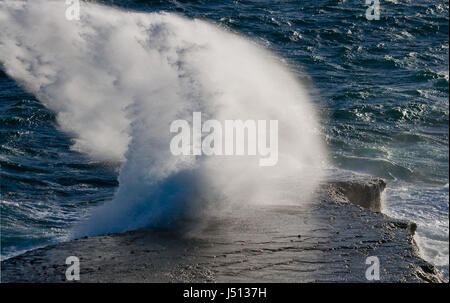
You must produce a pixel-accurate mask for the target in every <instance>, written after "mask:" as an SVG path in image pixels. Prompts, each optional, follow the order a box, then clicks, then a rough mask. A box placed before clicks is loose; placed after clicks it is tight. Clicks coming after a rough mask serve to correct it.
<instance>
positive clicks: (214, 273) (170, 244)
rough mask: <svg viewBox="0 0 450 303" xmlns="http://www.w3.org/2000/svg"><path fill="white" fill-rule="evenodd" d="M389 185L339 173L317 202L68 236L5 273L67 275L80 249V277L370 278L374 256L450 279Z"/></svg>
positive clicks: (388, 264)
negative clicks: (428, 254)
mask: <svg viewBox="0 0 450 303" xmlns="http://www.w3.org/2000/svg"><path fill="white" fill-rule="evenodd" d="M358 182H359V183H358ZM384 187H385V183H384V181H382V180H379V179H378V180H369V181H362V182H360V181H354V180H352V181H351V182H349V183H348V184H346V183H345V182H343V181H339V182H332V183H329V184H327V185H326V186H324V187H323V190H322V191H321V192H320V193H319V197H318V198H317V201H316V202H312V203H301V202H299V204H298V205H272V206H258V207H244V206H242V208H240V209H239V210H238V211H230V212H223V213H221V214H220V215H211V216H209V217H208V218H205V219H204V220H203V221H202V222H199V224H198V226H196V227H195V228H194V227H193V228H192V229H190V230H184V231H183V232H176V231H155V230H148V229H141V230H137V231H130V232H125V233H121V234H110V235H101V236H95V237H88V238H83V239H81V240H74V241H69V242H65V243H60V244H57V245H52V246H49V247H46V248H42V249H36V250H33V251H29V252H26V253H24V254H22V255H19V256H17V257H14V258H11V259H7V260H4V261H2V262H1V270H2V282H60V281H61V277H63V280H64V277H65V270H66V269H67V265H66V264H65V259H66V257H68V256H77V257H79V259H80V275H81V280H80V282H296V283H297V282H370V281H367V280H366V278H365V272H366V269H367V265H366V258H367V257H370V256H376V257H378V258H379V261H380V273H381V276H380V280H381V281H382V282H446V281H447V280H446V279H444V278H443V277H442V275H441V273H440V272H439V271H438V270H437V269H436V268H435V267H434V266H432V265H431V264H429V263H427V262H425V261H424V260H422V259H421V258H420V257H419V256H418V249H417V246H416V245H415V242H414V240H413V234H414V231H415V229H416V225H415V224H414V223H413V222H405V221H401V220H394V219H392V218H389V217H387V216H386V215H383V214H381V213H379V209H380V205H379V203H380V200H379V199H380V194H381V191H382V190H383V189H384ZM358 194H360V195H361V197H359V196H358ZM349 202H351V203H349ZM354 204H356V205H354ZM371 210H374V211H375V212H374V211H371ZM331 217H332V218H333V220H330V218H331ZM300 233H301V235H300ZM293 240H294V241H293ZM99 256H101V258H99ZM214 256H223V257H222V258H219V257H214ZM38 261H39V262H38ZM37 263H38V264H39V266H37V265H35V264H37ZM42 266H46V268H47V269H49V268H52V269H54V270H52V271H48V270H47V271H45V270H44V269H43V267H42ZM45 273H47V274H45Z"/></svg>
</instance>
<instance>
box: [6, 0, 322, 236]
mask: <svg viewBox="0 0 450 303" xmlns="http://www.w3.org/2000/svg"><path fill="white" fill-rule="evenodd" d="M80 17H81V18H80V20H79V21H75V20H74V21H69V20H67V19H66V18H65V6H64V2H63V1H40V0H36V1H30V2H24V1H2V2H1V3H0V27H1V29H2V30H1V31H0V62H1V63H2V68H3V69H4V70H5V72H6V73H7V74H8V75H9V76H11V77H12V78H14V79H16V81H18V82H19V83H20V84H22V85H23V86H24V88H25V89H27V90H28V91H30V92H31V93H33V94H35V95H36V96H37V98H38V99H39V100H40V101H41V102H42V103H43V104H45V105H46V106H47V107H48V108H50V109H51V110H53V111H54V112H55V113H56V114H57V121H58V123H59V126H60V127H61V129H62V130H64V131H66V132H68V133H70V134H72V135H73V138H74V145H73V148H74V149H76V150H78V151H80V152H84V153H88V154H89V155H90V156H92V157H93V158H99V159H106V160H119V161H122V166H121V170H120V175H119V184H120V185H119V187H118V189H117V192H116V194H115V197H114V199H113V200H112V201H110V202H107V203H105V204H104V205H102V206H100V207H98V208H96V209H94V211H93V212H92V215H91V216H90V218H89V219H88V220H87V221H86V222H82V223H81V224H80V226H79V227H78V228H77V229H76V231H75V233H74V235H75V236H81V235H93V234H100V233H107V232H122V231H126V230H131V229H136V228H139V227H143V226H165V225H169V224H171V223H172V222H173V221H175V220H176V219H177V218H180V216H186V215H187V214H189V215H193V216H201V215H203V213H204V211H206V210H209V209H218V208H219V206H223V205H227V207H232V206H239V205H242V204H256V205H257V204H259V203H298V202H299V201H305V200H307V199H308V198H309V197H310V195H311V193H312V192H313V191H314V189H315V187H316V186H317V184H318V183H319V182H320V179H321V176H322V170H321V167H323V164H324V161H325V160H326V159H325V158H326V157H325V151H324V147H323V144H322V142H321V139H320V136H319V132H318V125H317V122H316V114H315V112H314V108H313V106H312V105H311V102H310V100H309V97H308V95H307V94H306V92H305V90H304V89H303V87H302V85H301V83H299V81H298V80H297V79H296V78H295V77H294V76H293V75H292V74H291V73H290V72H289V71H288V68H287V66H285V64H283V63H282V61H281V60H280V59H278V58H277V57H276V56H274V55H273V54H271V53H270V52H268V51H266V50H264V49H263V48H262V47H260V46H258V45H257V44H256V43H253V42H252V41H249V40H248V39H245V38H243V37H240V36H238V35H236V34H234V33H231V32H229V31H227V30H225V29H223V28H220V27H218V26H216V25H214V24H211V23H208V22H205V21H200V20H196V19H194V20H192V19H186V18H183V17H180V16H177V15H173V14H167V13H137V12H126V11H122V10H118V9H114V8H109V7H105V6H102V5H98V4H92V3H82V6H81V14H80ZM193 112H202V114H203V115H205V117H207V118H211V119H215V120H218V121H225V120H243V121H245V120H249V119H253V120H267V121H268V120H277V121H278V123H279V134H278V142H279V151H278V153H279V154H278V157H279V159H278V162H277V165H275V166H273V167H260V166H259V165H258V162H257V161H258V160H257V158H252V157H248V156H230V157H226V156H221V157H204V156H174V155H173V154H172V153H171V152H170V140H171V138H172V137H171V134H170V132H169V126H170V124H171V123H172V122H173V121H174V120H177V119H184V120H187V121H190V120H192V113H193Z"/></svg>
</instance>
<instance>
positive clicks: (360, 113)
mask: <svg viewBox="0 0 450 303" xmlns="http://www.w3.org/2000/svg"><path fill="white" fill-rule="evenodd" d="M5 2H6V3H7V2H8V1H7V0H6V1H5ZM62 2H64V1H62ZM99 2H101V3H102V5H106V6H109V7H112V8H114V9H117V10H126V11H133V12H143V13H159V12H169V13H175V14H177V15H181V16H184V17H187V18H190V19H200V20H206V21H208V22H211V23H213V24H215V25H216V26H217V27H220V28H223V29H225V30H227V31H230V32H232V33H236V34H239V35H241V36H244V37H247V38H248V39H250V40H251V41H253V42H254V43H256V44H259V45H260V46H262V47H263V48H265V49H267V50H269V51H270V52H272V53H273V54H275V55H276V56H277V57H278V58H282V60H283V61H284V62H286V64H287V65H288V66H289V68H290V71H291V72H292V73H293V74H294V75H295V76H296V77H298V78H299V79H300V80H301V81H302V83H303V84H304V85H305V87H306V90H307V91H308V93H309V95H310V98H311V100H312V103H313V105H314V107H315V108H316V109H317V112H318V117H319V125H320V127H319V128H320V129H319V131H320V134H321V137H322V138H323V140H324V141H325V142H326V149H327V153H328V157H329V161H330V167H329V169H330V170H332V171H339V172H342V173H349V174H359V175H369V176H374V177H381V178H384V179H385V180H386V181H387V184H388V185H387V189H386V191H385V193H384V196H383V212H384V213H386V214H388V215H391V216H393V217H396V218H402V219H409V220H412V221H415V222H416V223H417V224H418V230H417V234H416V236H415V240H416V241H417V243H418V244H419V247H420V253H421V255H422V256H423V257H424V258H425V259H426V260H428V261H430V262H431V263H433V264H435V265H437V266H438V267H439V268H441V269H442V270H444V271H445V272H446V273H447V276H448V262H449V254H448V235H449V234H448V222H449V221H448V215H449V49H448V47H449V43H448V41H449V2H448V1H445V0H428V1H425V0H415V1H402V0H381V1H380V20H367V18H366V16H365V12H366V9H367V7H368V6H367V5H366V4H365V1H364V0H348V1H345V0H341V1H337V0H336V1H332V0H315V1H312V0H302V1H289V0H285V1H238V0H235V1H215V0H213V1H137V0H135V1H131V0H130V1H127V0H123V1H118V0H117V1H99ZM82 8H83V3H82ZM45 9H46V8H45V7H43V8H42V14H46V12H45ZM7 14H9V12H8V10H7V9H5V7H3V6H2V5H1V3H0V24H2V23H1V20H2V18H5V15H7ZM25 16H26V15H25ZM24 18H25V17H24ZM30 22H33V21H32V20H28V21H26V22H25V21H24V22H23V23H20V26H23V29H24V30H27V29H30V28H32V27H27V26H28V25H27V24H28V23H30ZM18 24H19V23H18ZM14 26H18V27H19V25H11V26H10V27H8V31H9V32H10V33H12V32H13V30H14V29H15V27H14ZM57 26H58V23H57V22H55V27H57ZM124 26H127V24H125V23H124ZM92 28H93V29H96V28H97V27H96V26H95V25H93V27H92ZM3 30H4V28H0V31H3ZM35 30H36V31H37V32H38V31H39V29H35ZM17 31H18V32H20V28H19V29H17ZM57 33H58V30H56V29H55V32H54V33H49V36H51V35H52V34H54V35H57ZM36 34H37V33H36ZM39 35H42V36H43V34H42V33H39ZM10 37H11V36H2V34H0V52H1V51H5V49H6V48H3V49H2V44H3V45H8V43H9V42H8V41H9V40H8V39H11V38H10ZM52 41H53V40H51V39H50V38H49V41H48V42H46V43H50V44H51V43H54V42H52ZM15 45H16V47H17V48H16V49H15V52H17V56H16V58H17V60H19V61H20V60H21V58H22V57H25V56H26V55H27V53H25V51H24V52H23V53H22V51H23V50H24V49H26V48H33V45H34V44H33V43H31V44H30V45H26V44H24V43H22V42H21V43H15ZM54 45H55V46H54V47H55V49H56V48H59V47H60V45H59V43H58V42H55V43H54ZM74 47H76V45H75V46H74ZM111 47H112V46H111ZM102 51H103V52H106V53H109V52H111V53H112V52H114V51H115V50H114V48H106V49H104V50H102ZM120 51H126V48H125V49H123V50H120ZM159 51H162V50H159ZM86 53H89V52H88V51H86ZM8 56H9V55H8ZM8 56H7V55H4V56H2V55H0V178H1V196H0V198H1V204H0V207H1V258H2V259H5V258H9V257H11V256H14V255H17V254H19V253H21V252H23V251H25V250H29V249H33V248H36V247H42V246H45V245H49V244H54V243H57V242H60V241H63V240H65V239H66V238H67V237H68V233H69V231H70V230H71V229H72V228H73V227H74V226H75V225H76V224H77V223H78V222H80V220H82V219H83V218H85V217H86V216H87V215H88V214H89V212H90V210H92V209H93V208H95V207H97V206H99V205H102V204H103V203H105V202H107V201H110V200H112V199H113V196H114V194H115V192H116V190H117V188H118V186H119V180H118V174H119V170H120V166H121V161H115V160H104V159H101V160H99V159H97V158H95V157H92V156H91V155H90V154H89V153H84V152H80V149H79V148H74V144H75V146H77V145H76V143H77V142H76V138H77V135H76V132H73V131H72V129H70V128H69V130H68V128H67V125H65V126H64V125H63V126H61V125H60V122H59V121H60V120H58V114H57V113H58V110H59V108H57V107H55V106H47V103H46V102H45V101H46V100H48V99H49V98H52V97H53V96H54V95H51V94H47V92H48V91H46V90H40V89H39V87H33V86H32V87H30V86H29V85H26V84H25V85H22V83H35V82H33V81H34V78H32V77H33V76H29V75H28V73H30V74H32V75H34V74H33V73H32V71H33V68H35V65H34V64H40V62H41V63H42V62H46V61H45V60H50V59H46V58H41V57H39V56H36V57H33V60H35V61H30V62H34V63H33V64H29V65H28V66H27V68H24V69H23V70H22V69H18V70H17V71H16V72H15V74H12V73H10V72H9V69H10V68H9V67H8V66H9V65H8V64H10V63H11V62H9V60H10V59H5V58H9V57H8ZM21 56H22V57H21ZM93 58H95V56H93ZM131 59H132V58H126V59H124V60H131ZM2 60H3V61H2ZM6 60H8V62H5V61H6ZM11 60H12V59H11ZM99 60H100V59H99ZM105 61H106V60H105ZM11 64H12V63H11ZM107 64H108V62H106V63H105V65H107ZM11 66H12V65H11ZM48 66H49V68H48V70H49V72H48V75H49V76H48V77H47V78H48V79H52V75H53V73H55V74H58V73H59V74H60V75H63V74H64V69H63V68H60V69H58V68H56V69H55V70H53V69H52V65H51V64H50V63H48ZM235 68H236V69H239V67H238V66H236V67H235ZM30 71H31V72H30ZM73 72H74V73H76V70H74V71H73ZM16 75H17V76H16ZM61 77H62V79H64V76H61ZM124 77H126V75H124ZM47 78H46V79H47ZM49 81H50V80H49ZM60 81H63V80H60ZM92 81H94V80H92ZM36 83H37V82H36ZM52 83H53V82H52ZM55 83H57V82H55ZM53 84H54V83H53ZM53 84H52V85H53ZM39 85H40V86H41V87H42V86H43V85H48V83H47V82H45V81H44V80H42V81H41V82H39V84H38V85H37V86H39ZM70 89H71V88H70V87H68V88H67V93H69V91H70ZM78 89H79V90H80V91H82V93H85V95H88V94H89V90H88V89H84V88H83V87H78ZM36 91H39V92H40V93H33V92H36ZM49 91H50V92H51V90H49ZM85 95H83V96H85ZM59 96H63V95H62V94H59ZM274 102H277V101H276V100H274ZM84 110H86V111H89V110H90V109H89V106H88V105H86V107H85V109H84ZM76 115H77V113H76V112H75V113H74V114H73V117H76ZM102 115H103V114H102ZM67 119H68V121H69V120H70V119H71V117H67ZM89 119H90V120H92V119H96V115H92V117H90V118H89ZM111 119H115V118H114V117H112V118H111ZM75 129H76V128H75ZM96 140H100V141H101V139H96ZM78 143H80V142H78ZM81 143H82V142H81ZM81 143H80V144H81Z"/></svg>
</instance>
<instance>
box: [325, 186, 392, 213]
mask: <svg viewBox="0 0 450 303" xmlns="http://www.w3.org/2000/svg"><path fill="white" fill-rule="evenodd" d="M385 188H386V182H385V181H384V180H383V179H371V180H368V181H335V182H330V189H329V191H330V196H331V197H333V198H334V199H335V200H341V199H342V198H344V199H347V200H348V201H349V202H351V203H353V204H355V205H359V206H361V207H364V208H367V209H370V210H371V211H375V212H381V193H382V192H383V190H384V189H385Z"/></svg>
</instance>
